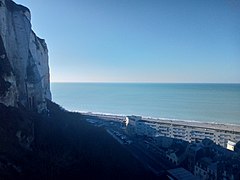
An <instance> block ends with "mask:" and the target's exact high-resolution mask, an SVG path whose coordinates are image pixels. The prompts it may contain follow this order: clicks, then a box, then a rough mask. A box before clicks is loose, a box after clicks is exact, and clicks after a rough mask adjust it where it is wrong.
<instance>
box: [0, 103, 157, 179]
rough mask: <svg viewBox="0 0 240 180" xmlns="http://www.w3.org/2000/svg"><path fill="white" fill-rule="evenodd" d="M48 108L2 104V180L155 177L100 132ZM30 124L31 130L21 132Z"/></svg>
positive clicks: (52, 106)
mask: <svg viewBox="0 0 240 180" xmlns="http://www.w3.org/2000/svg"><path fill="white" fill-rule="evenodd" d="M48 108H49V110H50V114H49V115H48V116H47V115H38V114H35V113H30V112H27V111H25V110H19V109H15V108H7V107H5V106H3V105H1V108H0V112H1V117H0V134H1V136H0V147H1V148H0V177H1V178H4V177H5V178H7V179H9V178H10V179H18V178H24V179H56V178H57V179H81V178H82V179H86V178H87V179H124V178H125V179H155V177H154V176H153V175H152V174H151V173H150V172H147V171H146V170H145V169H144V168H143V166H142V165H141V164H140V163H139V162H138V161H137V160H136V159H135V158H133V156H132V155H131V154H130V153H129V152H128V151H127V150H126V149H125V148H123V147H122V146H121V145H120V144H118V142H116V141H115V140H114V139H113V138H112V137H111V136H109V135H108V134H107V133H106V132H105V130H104V129H101V128H96V127H93V126H91V125H89V124H88V123H87V122H85V120H84V119H83V117H82V116H81V115H80V114H79V113H71V112H67V111H65V110H63V109H61V108H60V107H59V106H58V105H56V104H54V103H52V102H49V103H48ZM33 125H34V129H33V132H27V131H26V132H25V131H24V127H28V126H33ZM18 129H21V132H22V133H21V135H19V133H18V134H16V131H17V132H18ZM26 129H31V128H26ZM32 133H34V135H33V134H32ZM17 136H18V137H17ZM19 137H20V138H19ZM27 137H34V140H33V141H32V142H30V140H29V142H28V141H27V140H26V139H27ZM24 138H25V140H24ZM29 139H31V138H29ZM24 141H26V142H24ZM30 144H31V145H30Z"/></svg>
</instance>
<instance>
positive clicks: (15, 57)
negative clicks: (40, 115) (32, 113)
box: [0, 0, 51, 112]
mask: <svg viewBox="0 0 240 180" xmlns="http://www.w3.org/2000/svg"><path fill="white" fill-rule="evenodd" d="M30 21H31V14H30V11H29V9H28V8H26V7H24V6H22V5H17V4H16V3H14V2H13V1H11V0H0V103H3V104H5V105H7V106H14V107H18V106H24V107H26V108H29V109H32V110H36V111H38V112H41V111H43V110H46V99H50V100H51V92H50V80H49V66H48V49H47V45H46V43H45V41H44V40H43V39H40V38H39V37H37V36H36V34H35V33H34V32H33V30H32V29H31V22H30Z"/></svg>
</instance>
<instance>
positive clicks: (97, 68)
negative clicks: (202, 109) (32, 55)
mask: <svg viewBox="0 0 240 180" xmlns="http://www.w3.org/2000/svg"><path fill="white" fill-rule="evenodd" d="M16 2H17V3H20V4H23V5H25V6H27V7H29V9H30V10H31V12H32V25H33V29H34V31H35V32H36V33H37V34H38V36H40V37H41V38H44V39H45V40H46V42H47V44H48V49H49V57H50V58H49V60H50V68H51V81H54V82H216V83H219V82H226V83H231V82H235V83H236V82H237V83H240V0H60V1H59V0H58V1H57V0H38V1H35V0H34V1H33V0H16Z"/></svg>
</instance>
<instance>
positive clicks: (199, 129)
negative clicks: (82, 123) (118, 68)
mask: <svg viewBox="0 0 240 180" xmlns="http://www.w3.org/2000/svg"><path fill="white" fill-rule="evenodd" d="M82 114H84V115H88V116H91V117H96V118H98V119H102V120H105V121H117V122H120V123H122V124H123V126H124V125H125V127H126V129H127V131H128V132H129V133H131V134H135V135H140V136H143V135H144V136H149V137H157V136H164V137H170V138H175V139H181V140H185V141H188V142H195V141H202V140H203V139H205V138H208V139H211V140H212V141H213V142H215V143H216V144H218V145H220V146H222V147H224V148H229V149H233V148H234V147H233V146H234V144H235V143H237V142H238V141H240V125H234V124H221V123H207V122H196V121H179V120H169V119H160V118H158V119H157V118H147V117H141V116H122V115H109V114H95V113H82ZM126 121H128V123H127V124H126Z"/></svg>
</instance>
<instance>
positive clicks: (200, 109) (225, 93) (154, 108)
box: [51, 83, 240, 125]
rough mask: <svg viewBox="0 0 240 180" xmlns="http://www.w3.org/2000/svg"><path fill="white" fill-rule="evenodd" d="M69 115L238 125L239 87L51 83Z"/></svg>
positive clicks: (54, 98) (56, 98) (54, 96)
mask: <svg viewBox="0 0 240 180" xmlns="http://www.w3.org/2000/svg"><path fill="white" fill-rule="evenodd" d="M51 91H52V97H53V101H54V102H56V103H58V104H59V105H61V106H62V107H63V108H65V109H67V110H70V111H78V112H92V113H101V114H116V115H140V116H144V117H152V118H161V119H167V120H183V121H198V122H212V123H223V124H238V125H240V84H198V83H197V84H181V83H177V84H173V83H51Z"/></svg>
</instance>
